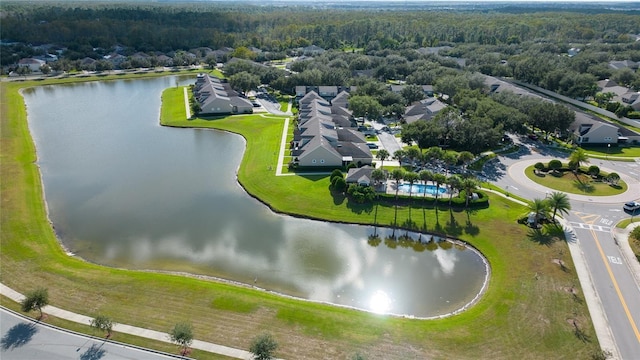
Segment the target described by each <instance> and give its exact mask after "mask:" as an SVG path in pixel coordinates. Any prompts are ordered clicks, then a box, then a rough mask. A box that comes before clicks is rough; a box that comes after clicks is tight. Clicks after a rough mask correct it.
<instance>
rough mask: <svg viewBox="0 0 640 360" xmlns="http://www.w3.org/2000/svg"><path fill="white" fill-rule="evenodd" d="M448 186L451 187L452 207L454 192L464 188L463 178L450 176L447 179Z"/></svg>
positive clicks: (450, 198)
mask: <svg viewBox="0 0 640 360" xmlns="http://www.w3.org/2000/svg"><path fill="white" fill-rule="evenodd" d="M447 186H449V205H451V201H452V200H453V192H454V190H459V189H461V188H462V178H461V177H460V175H458V174H455V175H452V176H449V177H448V178H447Z"/></svg>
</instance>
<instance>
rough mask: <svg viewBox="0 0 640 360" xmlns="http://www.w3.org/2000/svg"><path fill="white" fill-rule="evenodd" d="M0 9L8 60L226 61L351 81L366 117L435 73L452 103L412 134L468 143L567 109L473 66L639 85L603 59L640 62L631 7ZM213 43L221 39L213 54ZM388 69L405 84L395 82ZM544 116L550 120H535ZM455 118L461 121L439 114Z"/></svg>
mask: <svg viewBox="0 0 640 360" xmlns="http://www.w3.org/2000/svg"><path fill="white" fill-rule="evenodd" d="M0 9H1V15H0V16H1V18H2V32H1V34H0V37H1V39H2V41H3V43H4V45H3V51H2V52H0V60H1V62H2V65H3V66H4V67H6V66H11V64H16V63H17V61H18V60H19V59H21V58H24V57H29V56H33V55H38V53H39V52H40V54H42V53H43V52H45V51H49V52H51V50H50V48H49V49H48V50H43V47H38V46H37V45H41V44H53V45H54V46H55V48H56V49H63V51H62V52H60V57H59V60H58V61H56V62H53V63H51V65H50V67H51V70H54V71H60V70H65V71H68V70H75V69H77V70H91V71H93V70H97V71H103V70H111V69H113V68H114V66H117V67H119V68H121V69H127V68H137V67H138V68H139V67H154V66H161V65H162V60H161V57H162V56H164V57H165V58H167V55H168V57H170V60H171V63H172V65H173V66H176V65H189V64H198V63H204V64H208V65H209V66H215V65H216V64H217V63H219V62H224V63H225V66H224V72H225V75H226V76H227V77H228V78H229V79H230V82H231V83H232V84H233V85H234V86H235V87H237V88H238V90H242V91H244V90H245V89H250V88H252V87H255V86H257V84H267V85H269V86H270V87H271V88H272V89H274V90H277V91H281V92H283V93H288V94H292V93H293V89H294V88H295V86H298V85H306V86H320V85H339V86H349V85H355V86H357V91H356V92H354V93H353V94H351V95H352V96H353V98H352V99H351V101H350V103H352V105H353V106H354V108H361V109H363V110H362V112H363V113H366V114H368V116H369V117H383V116H384V117H397V118H400V117H401V116H402V115H403V114H404V111H405V107H406V106H407V105H409V104H411V103H412V102H413V101H415V100H417V99H419V97H417V98H416V97H415V96H414V94H415V92H414V94H412V89H415V88H411V85H415V86H417V85H425V84H429V85H433V89H434V91H435V92H437V93H439V94H447V99H448V100H446V101H447V102H448V103H449V104H450V105H456V107H457V108H458V110H460V111H459V112H458V113H453V112H445V113H443V114H442V115H440V117H439V118H438V119H437V120H440V119H441V120H442V121H441V122H440V125H438V124H439V122H438V121H435V122H433V124H432V126H430V128H429V129H423V128H419V127H416V128H414V129H408V130H411V131H408V132H406V134H409V135H406V136H409V137H412V140H414V141H416V142H418V143H419V142H420V139H421V138H425V137H427V135H428V137H430V138H439V139H440V140H442V139H463V140H460V143H456V142H455V141H453V142H452V143H450V144H448V145H449V146H452V147H454V148H466V149H467V150H471V151H473V152H479V151H481V150H482V149H485V148H488V147H491V146H494V145H495V144H496V143H498V142H499V141H500V139H501V138H502V134H503V132H504V131H511V132H522V131H524V128H523V124H524V123H527V124H529V125H530V126H534V127H536V128H538V129H540V130H542V131H544V132H545V133H548V132H553V131H555V130H556V128H557V127H558V124H560V123H562V124H563V125H562V126H560V129H564V128H565V127H566V125H565V123H566V122H570V121H572V117H571V116H569V115H570V114H568V113H566V112H564V111H562V109H560V108H548V107H546V106H539V104H534V103H529V102H523V101H519V100H517V98H516V99H510V98H508V97H502V98H499V97H495V98H491V99H489V98H488V97H486V96H485V95H483V94H484V93H483V91H484V90H486V89H484V87H485V86H486V85H485V84H484V83H483V82H482V80H481V78H479V77H478V76H475V75H474V74H477V73H482V74H486V75H492V76H503V77H512V78H515V79H517V80H521V81H525V82H528V83H530V84H534V85H538V86H541V87H544V88H546V89H548V90H552V91H555V92H558V93H560V94H563V95H566V96H569V97H571V98H575V99H581V100H585V99H595V100H598V99H599V98H604V97H605V95H607V94H600V95H602V96H600V97H598V89H597V86H596V82H597V81H599V80H603V79H612V80H614V81H615V82H616V83H617V84H619V85H622V86H627V87H629V88H630V89H633V90H635V91H638V90H640V75H639V73H638V70H637V67H635V68H633V67H620V68H616V67H612V66H610V62H611V61H625V60H628V61H632V62H640V41H638V39H639V38H640V16H638V15H640V14H639V13H638V11H627V12H621V11H618V12H616V11H610V10H602V11H600V12H598V11H596V10H594V9H592V8H589V9H587V10H585V11H583V12H581V11H579V10H577V9H573V10H572V11H567V10H565V11H558V10H553V11H548V10H544V9H536V8H533V9H532V8H529V7H523V8H519V9H518V8H513V7H509V8H504V9H492V10H487V11H455V10H446V9H441V10H429V11H426V10H415V11H407V10H402V9H396V10H384V11H383V10H371V9H358V10H354V9H352V10H345V9H337V8H333V9H327V8H323V9H315V8H312V7H307V6H285V7H282V6H254V5H249V4H246V3H241V4H235V5H234V4H233V3H215V4H210V3H207V4H203V3H174V4H158V3H154V4H151V3H131V4H125V3H118V4H99V3H91V4H87V3H84V4H80V3H78V4H74V3H60V4H52V3H40V4H37V3H6V2H3V3H1V4H0ZM8 44H10V45H8ZM310 45H316V46H318V47H320V48H322V49H323V52H318V53H315V54H313V55H312V56H309V57H306V58H304V59H300V58H298V59H297V61H294V62H291V63H290V64H289V68H288V69H287V70H285V69H283V68H281V67H280V68H278V67H274V66H264V64H263V63H265V62H267V61H269V60H281V59H284V58H286V57H290V56H295V55H301V52H300V49H301V48H303V47H307V46H310ZM216 49H224V51H223V52H218V53H217V54H214V53H215V51H213V50H216ZM324 50H327V51H324ZM570 50H571V51H570ZM114 53H118V54H119V55H120V56H122V57H123V58H124V57H126V60H123V61H122V62H121V63H119V64H117V65H114V64H113V63H111V62H109V61H108V60H107V59H106V58H105V55H113V54H114ZM221 53H222V54H223V55H222V56H221V55H220V54H221ZM140 54H143V55H144V56H141V55H140ZM87 59H89V60H92V59H93V60H96V61H95V62H93V61H87ZM390 82H394V83H398V82H400V83H403V84H407V85H409V87H408V89H407V90H406V91H403V92H402V93H397V92H392V91H390V90H389V88H388V86H387V85H386V84H388V83H390ZM605 102H606V101H605ZM611 104H613V105H611V106H613V107H612V108H611V109H609V110H611V111H613V112H616V114H618V115H619V116H631V115H633V116H634V117H635V116H638V115H639V114H638V113H637V112H634V110H633V109H631V108H630V107H629V106H625V105H623V104H620V103H611ZM356 105H358V106H356ZM525 105H526V106H525ZM608 106H609V105H608ZM462 118H466V119H473V121H471V122H465V121H462ZM542 118H547V119H554V120H553V122H554V124H546V123H541V120H540V119H542ZM453 123H456V124H464V126H462V125H460V126H456V127H455V128H450V127H447V126H445V124H453ZM454 131H455V133H454ZM425 134H427V135H425ZM473 134H475V135H478V134H482V135H483V136H482V137H480V138H483V139H485V141H483V142H481V143H477V144H475V143H473V144H472V142H471V141H467V140H464V139H473V138H479V137H478V136H475V137H474V136H472V135H473Z"/></svg>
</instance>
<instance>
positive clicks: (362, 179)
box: [345, 165, 374, 186]
mask: <svg viewBox="0 0 640 360" xmlns="http://www.w3.org/2000/svg"><path fill="white" fill-rule="evenodd" d="M373 170H374V168H373V167H371V166H368V165H367V166H363V167H361V168H351V169H349V171H348V172H347V177H346V178H345V181H346V182H347V184H358V185H364V186H369V185H371V181H372V179H371V173H373Z"/></svg>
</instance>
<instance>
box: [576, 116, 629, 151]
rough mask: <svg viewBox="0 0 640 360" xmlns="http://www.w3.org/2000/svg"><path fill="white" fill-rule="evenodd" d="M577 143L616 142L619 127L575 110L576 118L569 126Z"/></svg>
mask: <svg viewBox="0 0 640 360" xmlns="http://www.w3.org/2000/svg"><path fill="white" fill-rule="evenodd" d="M569 132H570V133H572V134H574V135H575V136H576V142H577V143H578V144H616V143H618V137H619V132H620V130H619V128H618V127H617V126H615V125H613V124H610V123H606V122H604V121H600V120H598V119H596V118H594V117H591V116H589V115H587V114H585V113H581V112H576V120H575V121H574V122H573V123H572V124H571V125H570V126H569Z"/></svg>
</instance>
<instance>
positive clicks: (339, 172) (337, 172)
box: [329, 169, 344, 183]
mask: <svg viewBox="0 0 640 360" xmlns="http://www.w3.org/2000/svg"><path fill="white" fill-rule="evenodd" d="M335 177H341V178H344V174H342V170H340V169H335V170H333V171H332V172H331V176H329V181H330V182H331V183H333V179H334V178H335Z"/></svg>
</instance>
